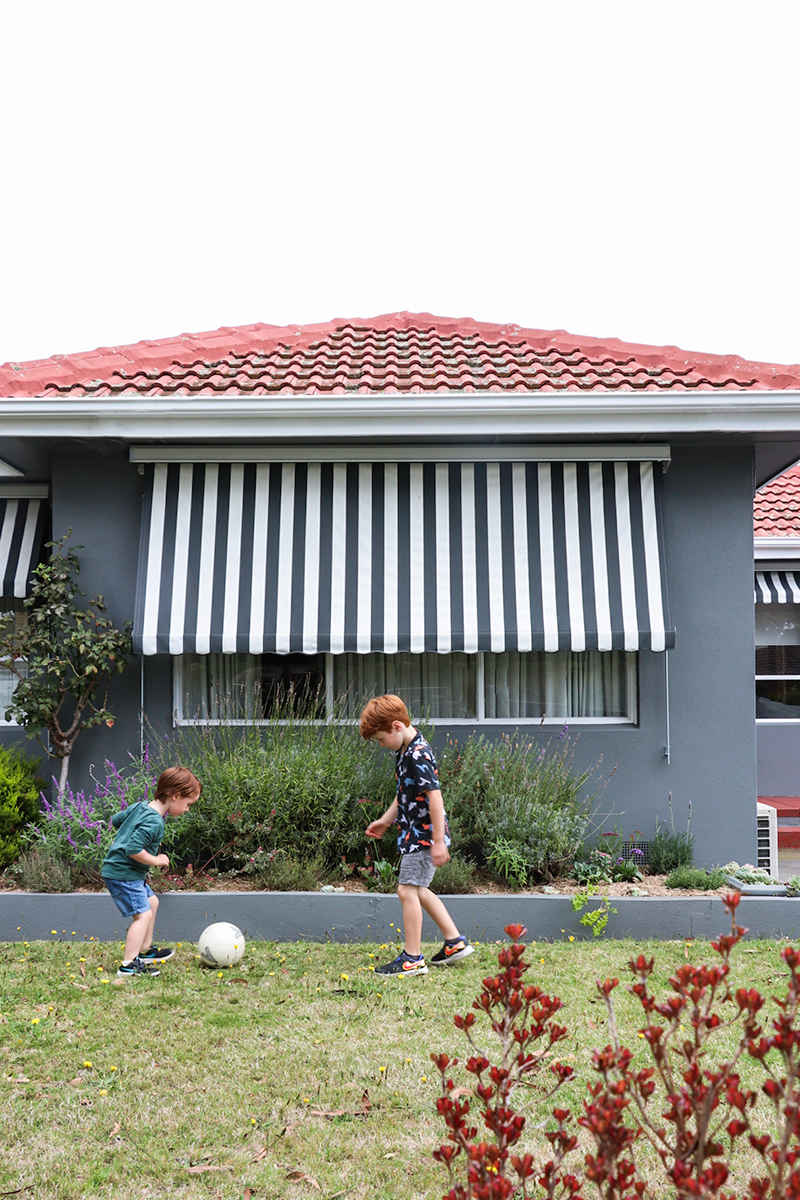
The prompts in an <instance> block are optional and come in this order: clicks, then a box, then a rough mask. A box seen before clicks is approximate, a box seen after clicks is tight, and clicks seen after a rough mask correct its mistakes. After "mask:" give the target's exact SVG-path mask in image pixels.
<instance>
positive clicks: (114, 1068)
mask: <svg viewBox="0 0 800 1200" xmlns="http://www.w3.org/2000/svg"><path fill="white" fill-rule="evenodd" d="M108 1069H109V1071H116V1069H117V1068H116V1067H109V1068H108Z"/></svg>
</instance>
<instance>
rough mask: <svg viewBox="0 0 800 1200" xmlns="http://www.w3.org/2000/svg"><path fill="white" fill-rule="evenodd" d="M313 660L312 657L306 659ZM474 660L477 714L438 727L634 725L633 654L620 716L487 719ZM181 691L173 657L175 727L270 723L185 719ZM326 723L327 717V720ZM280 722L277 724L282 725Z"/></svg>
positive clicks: (329, 698)
mask: <svg viewBox="0 0 800 1200" xmlns="http://www.w3.org/2000/svg"><path fill="white" fill-rule="evenodd" d="M309 657H314V656H309ZM333 657H334V656H333V655H332V654H326V655H325V707H326V709H327V710H328V712H330V711H331V709H332V708H333V702H334V694H333ZM476 657H477V660H478V661H477V670H476V678H475V689H476V692H477V703H476V708H477V713H476V715H475V716H474V717H435V718H432V720H435V721H438V722H439V723H440V724H441V725H447V726H450V725H460V726H474V725H478V724H480V725H484V726H488V727H490V728H491V727H492V726H498V725H499V726H503V725H504V726H509V725H514V726H518V725H525V726H539V725H545V726H555V727H557V728H561V727H562V726H563V725H564V722H565V719H566V721H567V722H568V723H569V725H570V727H572V726H573V725H576V726H577V725H581V726H587V725H603V726H606V725H626V726H630V725H636V724H637V723H638V720H639V671H638V665H639V655H638V653H637V654H633V655H631V656H630V658H629V660H628V664H627V680H626V686H627V691H628V698H629V705H630V707H629V712H628V715H627V716H624V717H567V718H564V717H544V718H542V717H487V716H486V715H485V711H486V704H485V694H484V656H483V654H481V653H479V654H477V655H476ZM184 696H185V691H184V687H183V656H182V655H179V654H176V655H173V656H172V720H173V724H174V725H175V726H176V727H177V726H184V725H185V726H196V725H269V724H271V723H272V722H271V721H270V720H269V719H263V720H256V721H249V720H247V719H246V718H241V719H235V720H232V721H224V720H222V719H220V718H198V717H187V716H186V715H185V713H184V710H183V701H184ZM327 720H330V718H327ZM282 723H284V722H279V724H282ZM325 723H326V721H325V720H323V719H320V720H319V721H317V722H315V724H319V725H324V724H325ZM337 724H341V725H357V724H358V718H353V719H352V720H350V719H344V720H340V721H338V722H337Z"/></svg>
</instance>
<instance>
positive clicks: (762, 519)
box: [753, 463, 800, 537]
mask: <svg viewBox="0 0 800 1200" xmlns="http://www.w3.org/2000/svg"><path fill="white" fill-rule="evenodd" d="M753 532H754V534H755V536H756V537H800V463H796V464H795V466H793V467H789V469H788V471H784V472H783V474H782V475H779V476H778V477H777V479H772V480H770V482H769V483H765V484H764V486H763V487H761V488H759V489H758V491H757V492H756V498H755V502H754V505H753Z"/></svg>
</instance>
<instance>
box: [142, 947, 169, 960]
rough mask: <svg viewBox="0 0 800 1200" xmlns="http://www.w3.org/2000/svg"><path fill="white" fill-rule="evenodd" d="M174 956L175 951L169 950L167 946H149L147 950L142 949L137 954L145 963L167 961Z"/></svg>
mask: <svg viewBox="0 0 800 1200" xmlns="http://www.w3.org/2000/svg"><path fill="white" fill-rule="evenodd" d="M174 957H175V951H174V950H171V949H170V948H169V946H151V947H150V949H149V950H143V951H142V953H141V954H140V955H139V958H140V959H141V960H142V962H146V963H154V962H159V963H162V962H169V960H170V959H171V958H174Z"/></svg>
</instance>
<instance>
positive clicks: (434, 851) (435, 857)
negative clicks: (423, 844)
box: [431, 842, 450, 867]
mask: <svg viewBox="0 0 800 1200" xmlns="http://www.w3.org/2000/svg"><path fill="white" fill-rule="evenodd" d="M431 861H432V863H433V865H434V866H435V867H443V866H444V864H445V863H446V862H449V861H450V851H449V850H448V849H447V846H445V844H444V842H434V843H433V845H432V846H431Z"/></svg>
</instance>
